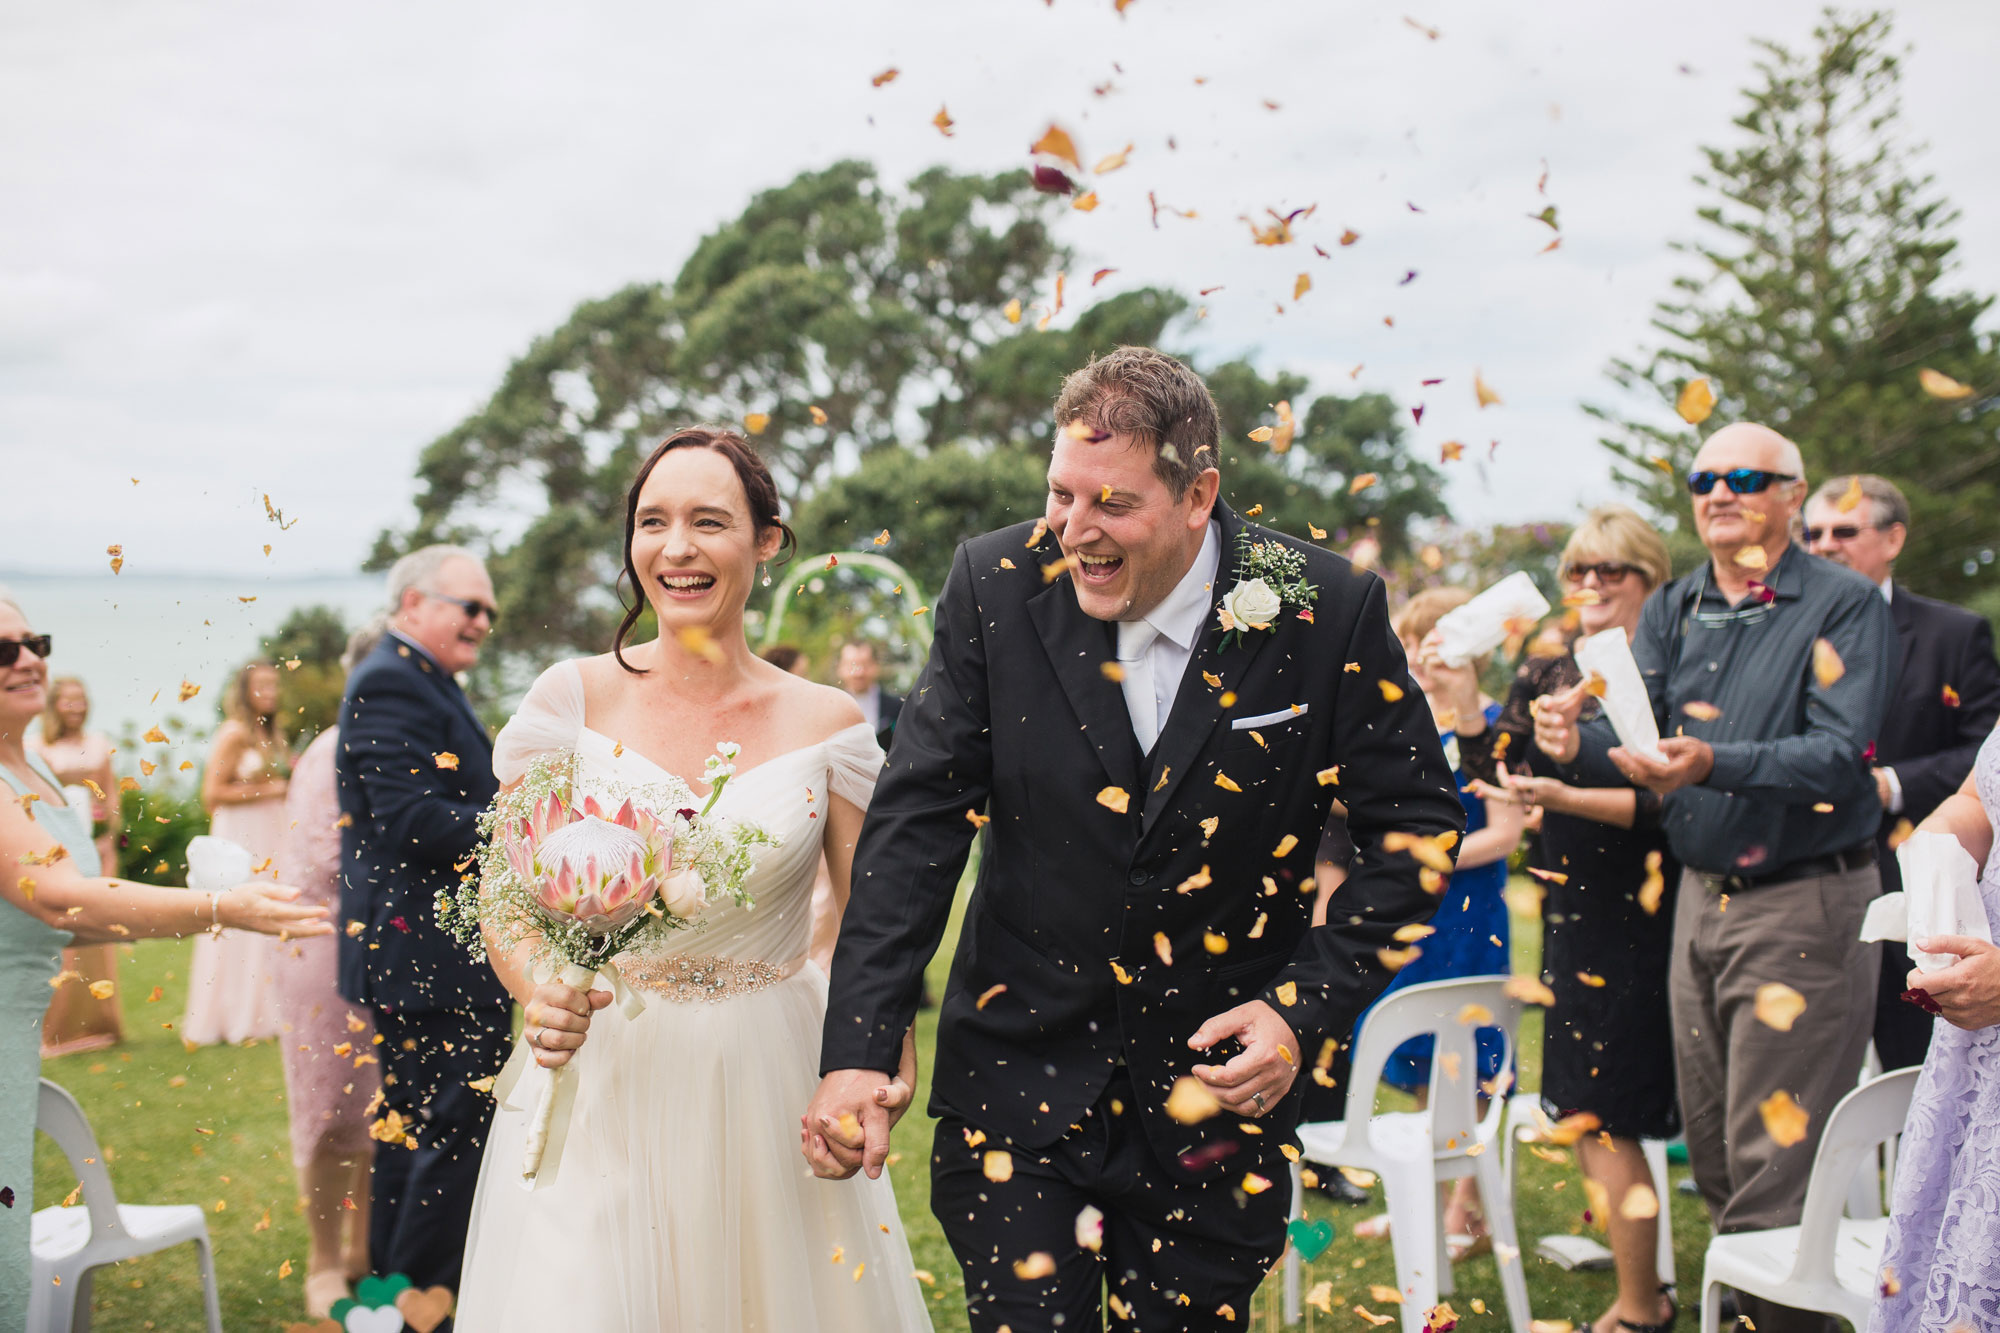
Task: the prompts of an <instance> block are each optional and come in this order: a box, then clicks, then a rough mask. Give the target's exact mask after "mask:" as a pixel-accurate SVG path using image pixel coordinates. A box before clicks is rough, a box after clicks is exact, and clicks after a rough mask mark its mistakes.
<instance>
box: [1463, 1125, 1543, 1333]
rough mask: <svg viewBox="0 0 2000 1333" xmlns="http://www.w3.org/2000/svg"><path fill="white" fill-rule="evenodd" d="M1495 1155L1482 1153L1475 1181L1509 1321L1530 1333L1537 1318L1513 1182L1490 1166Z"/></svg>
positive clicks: (1521, 1331)
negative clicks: (1516, 1222) (1531, 1301)
mask: <svg viewBox="0 0 2000 1333" xmlns="http://www.w3.org/2000/svg"><path fill="white" fill-rule="evenodd" d="M1491 1156H1492V1154H1491V1153H1482V1154H1481V1155H1480V1156H1479V1157H1478V1158H1476V1159H1475V1160H1474V1162H1473V1164H1472V1165H1473V1178H1474V1179H1476V1180H1477V1181H1478V1182H1479V1192H1480V1194H1481V1195H1482V1196H1483V1197H1482V1199H1481V1202H1482V1203H1483V1204H1484V1205H1485V1207H1486V1229H1487V1231H1488V1232H1489V1233H1491V1234H1492V1237H1493V1261H1494V1264H1495V1265H1496V1266H1497V1267H1498V1268H1499V1269H1500V1291H1501V1294H1503V1295H1504V1296H1506V1298H1507V1318H1508V1320H1509V1322H1511V1323H1512V1324H1513V1327H1514V1333H1528V1322H1529V1320H1531V1319H1532V1318H1533V1317H1534V1316H1533V1315H1532V1314H1531V1313H1530V1312H1529V1309H1528V1277H1527V1273H1526V1271H1525V1270H1524V1268H1523V1267H1522V1264H1521V1238H1520V1237H1519V1236H1518V1235H1516V1234H1515V1228H1514V1191H1513V1188H1512V1185H1513V1182H1512V1181H1510V1180H1508V1179H1507V1177H1506V1176H1505V1175H1504V1174H1502V1172H1501V1169H1500V1163H1499V1162H1497V1161H1495V1162H1489V1161H1488V1160H1487V1159H1488V1158H1489V1157H1491Z"/></svg>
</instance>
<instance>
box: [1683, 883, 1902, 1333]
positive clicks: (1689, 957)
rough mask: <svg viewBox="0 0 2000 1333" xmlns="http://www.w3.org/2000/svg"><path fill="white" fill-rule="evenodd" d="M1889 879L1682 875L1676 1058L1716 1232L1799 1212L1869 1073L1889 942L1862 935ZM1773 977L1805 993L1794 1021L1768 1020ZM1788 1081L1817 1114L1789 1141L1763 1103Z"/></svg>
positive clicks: (1693, 1157) (1758, 1225) (1691, 1158)
mask: <svg viewBox="0 0 2000 1333" xmlns="http://www.w3.org/2000/svg"><path fill="white" fill-rule="evenodd" d="M1881 887H1882V886H1881V878H1880V875H1879V873H1878V871H1877V870H1876V868H1875V867H1874V866H1864V867H1861V868H1860V869H1856V870H1849V871H1845V872H1843V873H1841V874H1837V875H1820V876H1815V877H1812V878H1808V879H1798V880H1789V881H1785V882H1781V883H1777V884H1765V885H1760V886H1758V887H1756V888H1753V889H1746V890H1743V891H1741V892H1737V893H1730V894H1727V895H1724V894H1722V893H1719V892H1717V891H1716V890H1715V889H1713V888H1711V887H1710V884H1709V881H1706V880H1704V879H1703V877H1702V876H1701V875H1699V874H1698V873H1696V872H1694V871H1692V870H1688V871H1684V872H1683V873H1682V875H1681V887H1680V898H1679V901H1678V903H1677V905H1676V908H1675V915H1674V954H1673V968H1672V971H1671V974H1670V976H1669V979H1668V996H1669V1000H1670V1003H1671V1006H1672V1011H1673V1020H1674V1063H1675V1066H1676V1070H1677V1072H1678V1074H1679V1078H1680V1098H1681V1119H1682V1121H1683V1122H1684V1123H1685V1125H1686V1127H1687V1146H1688V1165H1689V1167H1690V1168H1691V1169H1692V1171H1693V1173H1694V1179H1695V1183H1696V1184H1697V1185H1698V1186H1699V1187H1700V1189H1701V1194H1702V1198H1703V1200H1704V1201H1705V1202H1706V1203H1707V1204H1708V1212H1709V1217H1710V1219H1711V1220H1712V1221H1713V1222H1714V1224H1715V1229H1716V1230H1717V1231H1722V1232H1729V1231H1756V1230H1762V1229H1764V1228H1767V1227H1782V1226H1791V1225H1794V1224H1796V1223H1797V1222H1798V1220H1799V1211H1800V1209H1801V1208H1802V1207H1803V1206H1804V1203H1805V1195H1806V1181H1807V1178H1808V1177H1809V1176H1810V1175H1811V1173H1812V1161H1813V1154H1814V1153H1816V1152H1817V1151H1818V1150H1819V1140H1820V1134H1821V1132H1822V1131H1823V1130H1824V1129H1825V1127H1826V1119H1827V1116H1828V1114H1829V1113H1831V1112H1832V1110H1833V1107H1834V1103H1836V1102H1838V1101H1839V1100H1840V1099H1841V1098H1842V1097H1843V1096H1845V1095H1846V1094H1847V1093H1848V1092H1849V1091H1851V1090H1852V1089H1853V1087H1854V1085H1855V1083H1856V1081H1857V1080H1858V1078H1859V1077H1860V1073H1861V1062H1862V1060H1863V1058H1864V1057H1865V1055H1866V1052H1867V1048H1868V1038H1869V1034H1870V1032H1871V1031H1872V1030H1873V1028H1874V1024H1875V985H1876V981H1877V979H1878V978H1879V976H1880V968H1881V963H1880V957H1879V954H1880V950H1879V948H1878V946H1876V945H1874V944H1863V943H1861V941H1860V939H1859V936H1860V933H1861V918H1862V916H1863V915H1864V914H1865V913H1866V912H1867V909H1868V904H1869V902H1870V900H1872V899H1873V898H1874V897H1875V896H1876V895H1877V894H1878V893H1879V892H1880V891H1881ZM1773 981H1779V982H1783V983H1784V984H1785V985H1787V986H1790V987H1791V988H1792V989H1793V990H1795V991H1797V992H1799V994H1801V995H1803V996H1804V997H1805V1001H1806V1007H1805V1012H1803V1013H1802V1014H1800V1015H1799V1017H1798V1019H1797V1021H1796V1022H1794V1023H1793V1025H1792V1029H1791V1031H1789V1032H1780V1031H1778V1030H1777V1029H1776V1028H1772V1027H1769V1026H1767V1025H1766V1024H1764V1023H1763V1022H1761V1021H1760V1020H1759V1019H1758V1018H1757V1017H1756V1013H1755V1007H1756V996H1757V988H1758V987H1759V986H1762V985H1764V984H1765V983H1766V982H1773ZM1780 1089H1783V1090H1784V1091H1786V1092H1788V1093H1790V1094H1791V1096H1792V1099H1793V1100H1794V1101H1796V1102H1797V1103H1798V1104H1799V1105H1800V1106H1801V1107H1803V1108H1804V1109H1805V1111H1806V1113H1807V1115H1809V1116H1810V1117H1811V1119H1810V1121H1809V1122H1808V1124H1807V1128H1806V1136H1805V1138H1804V1139H1803V1140H1801V1141H1800V1142H1798V1143H1795V1144H1793V1145H1792V1146H1790V1147H1785V1148H1781V1147H1779V1146H1778V1145H1777V1143H1776V1142H1775V1141H1773V1140H1772V1138H1771V1136H1770V1134H1769V1133H1768V1132H1767V1131H1766V1130H1765V1128H1764V1120H1763V1116H1762V1114H1761V1113H1760V1112H1759V1110H1758V1106H1759V1104H1760V1103H1761V1102H1763V1101H1764V1099H1765V1098H1767V1097H1769V1096H1771V1094H1772V1093H1774V1092H1777V1091H1778V1090H1780ZM1812 1318H1813V1320H1814V1324H1815V1326H1818V1324H1819V1323H1820V1322H1821V1321H1820V1318H1819V1317H1818V1316H1814V1317H1812ZM1783 1322H1784V1321H1782V1320H1781V1321H1780V1323H1781V1324H1782V1323H1783ZM1758 1328H1759V1329H1760V1330H1761V1329H1764V1328H1765V1324H1764V1321H1763V1320H1759V1321H1758Z"/></svg>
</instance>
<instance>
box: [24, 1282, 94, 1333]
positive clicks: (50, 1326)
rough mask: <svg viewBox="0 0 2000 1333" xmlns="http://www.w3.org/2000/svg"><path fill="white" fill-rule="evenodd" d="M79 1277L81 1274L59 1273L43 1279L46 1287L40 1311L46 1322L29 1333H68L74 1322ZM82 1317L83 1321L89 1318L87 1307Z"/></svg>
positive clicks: (88, 1308)
mask: <svg viewBox="0 0 2000 1333" xmlns="http://www.w3.org/2000/svg"><path fill="white" fill-rule="evenodd" d="M57 1277H59V1278H60V1279H61V1282H60V1285H58V1283H57V1281H56V1280H55V1279H56V1278H57ZM80 1277H81V1274H77V1273H60V1274H56V1275H54V1276H53V1277H50V1278H45V1279H43V1280H44V1282H45V1283H46V1285H45V1287H44V1289H43V1291H42V1297H43V1301H42V1311H43V1316H44V1319H45V1321H46V1322H45V1323H44V1324H43V1325H42V1327H41V1328H38V1329H34V1330H32V1331H31V1333H44V1331H45V1330H62V1333H68V1329H69V1328H70V1326H71V1324H72V1323H74V1322H75V1320H76V1288H77V1282H78V1280H79V1278H80ZM83 1317H84V1319H85V1320H88V1319H89V1318H90V1307H89V1306H85V1307H84V1315H83Z"/></svg>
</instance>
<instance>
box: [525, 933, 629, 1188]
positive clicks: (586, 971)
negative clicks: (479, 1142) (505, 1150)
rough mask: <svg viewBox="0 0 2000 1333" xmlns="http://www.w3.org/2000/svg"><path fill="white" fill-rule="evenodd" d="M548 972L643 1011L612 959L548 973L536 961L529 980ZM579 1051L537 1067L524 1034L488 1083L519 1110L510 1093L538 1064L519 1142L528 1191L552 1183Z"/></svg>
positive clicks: (566, 1132) (623, 1006)
mask: <svg viewBox="0 0 2000 1333" xmlns="http://www.w3.org/2000/svg"><path fill="white" fill-rule="evenodd" d="M552 976H553V977H554V979H556V980H560V981H561V982H562V984H563V985H565V986H570V987H573V988H574V989H576V990H580V991H588V990H593V989H597V987H598V983H599V982H602V983H603V989H605V990H608V991H610V992H611V996H612V1002H613V1003H614V1004H615V1005H616V1006H617V1009H618V1011H619V1012H620V1013H622V1014H624V1015H625V1017H626V1018H628V1019H632V1018H637V1017H638V1016H639V1015H640V1014H641V1013H643V1012H645V1008H646V1004H645V1001H643V1000H641V999H640V998H639V996H638V993H637V992H635V991H634V990H633V989H632V988H631V987H630V986H628V985H626V984H625V978H624V977H623V976H622V975H621V974H620V973H619V971H618V965H617V964H616V963H611V962H607V963H605V964H604V965H603V966H602V967H599V968H597V969H595V970H592V969H591V968H588V967H584V966H582V965H581V964H578V963H566V964H564V965H563V968H562V971H561V972H560V973H555V974H551V973H550V972H549V971H548V970H547V969H546V968H545V967H543V966H541V965H539V964H538V965H537V966H536V968H535V980H536V981H537V982H546V981H548V980H550V979H551V977H552ZM581 1055H582V1052H581V1051H577V1052H576V1053H574V1054H573V1055H572V1056H571V1057H570V1060H569V1062H568V1063H567V1064H563V1065H559V1066H557V1067H556V1068H554V1069H543V1068H542V1067H541V1066H540V1065H537V1064H536V1063H535V1056H534V1050H533V1048H532V1047H530V1046H529V1044H528V1042H527V1039H526V1037H525V1035H524V1036H523V1038H522V1040H521V1041H520V1042H519V1043H518V1044H516V1045H515V1047H514V1053H513V1055H512V1056H510V1057H509V1058H508V1060H507V1067H506V1068H505V1069H503V1070H502V1071H501V1072H500V1077H499V1079H498V1080H497V1081H496V1082H495V1083H494V1086H493V1095H494V1098H495V1100H496V1101H498V1102H499V1104H500V1105H501V1106H502V1107H504V1108H506V1109H507V1110H510V1111H518V1110H521V1109H523V1108H522V1106H521V1104H520V1103H518V1102H517V1101H516V1099H515V1095H514V1094H515V1093H516V1091H517V1090H518V1089H519V1088H520V1086H521V1081H522V1079H524V1078H526V1077H527V1075H528V1073H529V1071H530V1070H533V1069H541V1072H542V1073H543V1074H544V1075H546V1077H545V1078H542V1079H539V1080H537V1081H538V1082H539V1083H540V1084H541V1089H542V1092H541V1096H540V1097H539V1098H538V1099H537V1100H536V1102H535V1104H534V1109H533V1110H532V1111H531V1112H530V1113H529V1117H528V1135H527V1139H526V1140H525V1141H524V1142H523V1143H522V1145H521V1188H523V1189H526V1190H533V1189H536V1188H537V1187H540V1186H546V1185H552V1184H554V1183H555V1179H556V1171H557V1169H558V1168H559V1167H560V1166H561V1165H562V1150H563V1142H564V1140H565V1139H566V1138H568V1136H569V1116H570V1109H571V1107H572V1106H573V1105H574V1104H575V1102H576V1080H575V1079H573V1078H570V1077H568V1074H569V1072H570V1066H571V1065H573V1064H575V1062H576V1060H577V1058H578V1057H579V1056H581Z"/></svg>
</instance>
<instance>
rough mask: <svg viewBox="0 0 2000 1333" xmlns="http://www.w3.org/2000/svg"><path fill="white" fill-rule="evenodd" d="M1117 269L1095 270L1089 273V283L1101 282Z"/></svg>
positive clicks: (1093, 284) (1094, 284) (1092, 284)
mask: <svg viewBox="0 0 2000 1333" xmlns="http://www.w3.org/2000/svg"><path fill="white" fill-rule="evenodd" d="M1092 197H1093V198H1095V197H1096V196H1094V195H1093V196H1092ZM1117 271H1118V270H1117V269H1115V268H1101V269H1099V270H1097V272H1095V273H1093V274H1091V275H1090V285H1091V286H1093V287H1095V286H1096V285H1097V284H1098V283H1100V282H1103V281H1104V280H1105V279H1106V278H1108V277H1110V276H1111V275H1112V274H1114V273H1116V272H1117Z"/></svg>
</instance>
